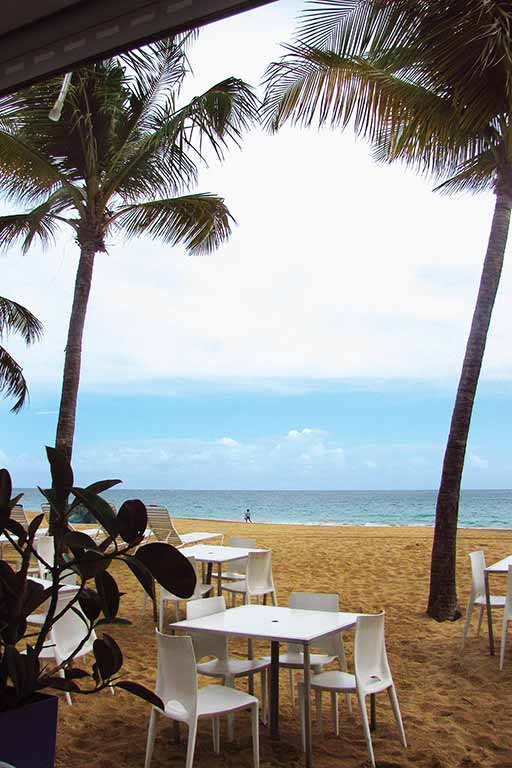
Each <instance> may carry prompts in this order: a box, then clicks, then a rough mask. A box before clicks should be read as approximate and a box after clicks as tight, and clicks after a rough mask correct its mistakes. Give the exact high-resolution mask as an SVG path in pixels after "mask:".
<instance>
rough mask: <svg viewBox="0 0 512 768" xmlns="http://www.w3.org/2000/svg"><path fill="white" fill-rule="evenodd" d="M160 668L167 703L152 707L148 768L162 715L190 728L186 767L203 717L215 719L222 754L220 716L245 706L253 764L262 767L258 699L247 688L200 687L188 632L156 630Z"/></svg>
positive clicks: (159, 685)
mask: <svg viewBox="0 0 512 768" xmlns="http://www.w3.org/2000/svg"><path fill="white" fill-rule="evenodd" d="M156 635H157V644H158V668H157V683H156V690H155V693H156V695H157V696H159V697H160V698H161V699H162V701H163V703H164V711H163V712H162V710H160V709H158V708H157V707H152V709H151V716H150V720H149V728H148V738H147V745H146V761H145V763H144V768H149V766H150V764H151V757H152V755H153V747H154V744H155V736H156V721H157V716H158V715H164V716H165V717H168V718H170V719H171V720H175V721H177V722H178V723H184V724H185V725H187V727H188V742H187V757H186V763H185V768H192V765H193V763H194V751H195V744H196V736H197V723H198V720H199V719H201V718H208V719H211V721H212V735H213V749H214V752H215V753H216V754H219V753H220V716H221V715H224V714H226V715H227V714H233V713H235V712H237V711H240V710H243V709H249V710H250V712H251V725H252V749H253V765H254V768H259V764H260V755H259V731H258V726H259V724H258V699H257V698H256V697H255V696H251V695H249V694H247V693H244V692H243V691H238V690H236V689H234V688H228V687H227V686H224V685H208V686H206V687H205V688H200V689H198V686H197V674H196V658H195V655H194V648H193V646H192V640H191V638H190V637H189V636H188V635H183V636H181V637H175V636H173V635H162V634H161V633H160V632H158V630H157V631H156Z"/></svg>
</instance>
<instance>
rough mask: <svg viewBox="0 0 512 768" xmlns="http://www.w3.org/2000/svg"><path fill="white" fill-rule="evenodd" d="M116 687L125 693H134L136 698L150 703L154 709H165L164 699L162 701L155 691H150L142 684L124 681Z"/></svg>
mask: <svg viewBox="0 0 512 768" xmlns="http://www.w3.org/2000/svg"><path fill="white" fill-rule="evenodd" d="M115 687H116V688H122V689H123V691H128V693H133V695H134V696H138V697H139V699H144V701H148V702H149V703H150V704H152V705H153V706H154V707H158V709H161V710H163V709H164V703H163V701H162V699H160V698H159V697H158V696H157V695H156V693H153V691H150V690H149V689H148V688H145V687H144V686H143V685H140V683H132V682H130V681H129V680H122V681H121V682H120V683H116V684H115Z"/></svg>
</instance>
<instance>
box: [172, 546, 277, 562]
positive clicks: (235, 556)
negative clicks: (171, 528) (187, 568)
mask: <svg viewBox="0 0 512 768" xmlns="http://www.w3.org/2000/svg"><path fill="white" fill-rule="evenodd" d="M180 552H181V554H182V555H185V557H195V559H196V560H199V562H203V563H229V562H231V561H233V560H241V559H242V558H244V557H247V555H248V554H249V552H265V550H264V549H250V548H247V547H224V546H221V545H220V544H218V545H215V544H212V545H209V544H197V545H196V546H194V547H181V549H180Z"/></svg>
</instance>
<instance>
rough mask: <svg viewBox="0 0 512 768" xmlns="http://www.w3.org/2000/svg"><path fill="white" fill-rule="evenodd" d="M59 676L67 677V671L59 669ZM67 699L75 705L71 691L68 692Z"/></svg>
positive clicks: (71, 704)
mask: <svg viewBox="0 0 512 768" xmlns="http://www.w3.org/2000/svg"><path fill="white" fill-rule="evenodd" d="M59 676H60V677H64V678H65V677H66V673H65V672H64V670H63V669H59ZM66 701H67V703H68V704H69V706H70V707H72V706H73V699H72V698H71V694H70V693H69V692H66Z"/></svg>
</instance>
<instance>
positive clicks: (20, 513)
mask: <svg viewBox="0 0 512 768" xmlns="http://www.w3.org/2000/svg"><path fill="white" fill-rule="evenodd" d="M11 520H16V522H17V523H19V524H20V525H22V526H23V528H25V530H26V529H27V528H28V524H29V520H28V518H27V515H26V513H25V510H24V509H23V504H16V505H15V506H14V507H13V508H12V509H11Z"/></svg>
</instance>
